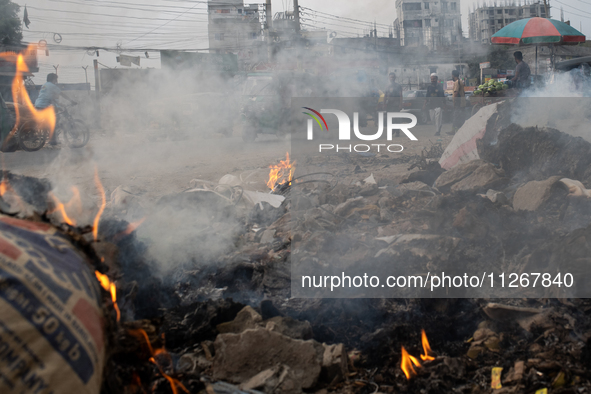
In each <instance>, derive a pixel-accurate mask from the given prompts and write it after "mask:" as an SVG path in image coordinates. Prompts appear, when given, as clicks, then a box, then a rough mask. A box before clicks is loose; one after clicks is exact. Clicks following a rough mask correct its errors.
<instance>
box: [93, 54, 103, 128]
mask: <svg viewBox="0 0 591 394" xmlns="http://www.w3.org/2000/svg"><path fill="white" fill-rule="evenodd" d="M92 63H93V66H94V92H95V94H96V96H95V100H94V109H95V116H96V124H97V126H98V127H99V128H101V105H100V101H99V100H100V90H101V81H100V76H99V68H98V60H96V59H94V60H93V61H92Z"/></svg>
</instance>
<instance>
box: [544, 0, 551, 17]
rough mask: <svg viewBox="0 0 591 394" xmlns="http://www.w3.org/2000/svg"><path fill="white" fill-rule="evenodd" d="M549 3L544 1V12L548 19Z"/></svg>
mask: <svg viewBox="0 0 591 394" xmlns="http://www.w3.org/2000/svg"><path fill="white" fill-rule="evenodd" d="M548 8H549V6H548V1H547V0H544V10H546V18H550V14H549V13H548Z"/></svg>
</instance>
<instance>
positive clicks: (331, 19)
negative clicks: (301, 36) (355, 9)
mask: <svg viewBox="0 0 591 394" xmlns="http://www.w3.org/2000/svg"><path fill="white" fill-rule="evenodd" d="M303 14H304V15H312V16H313V17H314V18H324V19H328V20H330V21H335V20H337V21H340V22H344V23H349V24H353V25H355V27H356V26H364V27H365V28H368V27H369V28H371V29H372V30H373V28H374V26H373V23H371V22H368V23H359V22H349V21H341V20H340V19H338V18H331V17H328V16H324V15H314V14H312V13H310V12H303ZM319 22H320V21H319ZM322 23H329V22H322ZM338 26H343V27H354V26H345V25H338ZM388 27H389V28H391V27H392V26H388ZM376 29H379V30H382V31H386V30H387V29H386V28H385V27H377V25H376Z"/></svg>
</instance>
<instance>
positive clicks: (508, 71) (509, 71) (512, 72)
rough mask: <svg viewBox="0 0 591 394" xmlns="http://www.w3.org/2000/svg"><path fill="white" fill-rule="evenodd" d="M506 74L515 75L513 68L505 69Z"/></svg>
mask: <svg viewBox="0 0 591 394" xmlns="http://www.w3.org/2000/svg"><path fill="white" fill-rule="evenodd" d="M507 75H508V76H509V75H515V70H507Z"/></svg>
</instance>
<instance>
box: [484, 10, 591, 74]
mask: <svg viewBox="0 0 591 394" xmlns="http://www.w3.org/2000/svg"><path fill="white" fill-rule="evenodd" d="M490 41H491V43H492V44H497V45H535V46H536V74H537V73H538V45H552V46H554V45H556V44H557V45H575V44H578V43H582V42H585V35H584V34H583V33H581V32H580V31H578V30H577V29H575V28H574V27H572V26H570V25H567V24H566V23H564V22H560V21H557V20H555V19H547V18H539V17H535V18H527V19H520V20H518V21H515V22H513V23H510V24H508V25H507V26H505V27H503V28H502V29H501V30H499V31H498V32H496V33H495V34H493V36H492V37H491V39H490ZM552 61H554V59H552Z"/></svg>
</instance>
